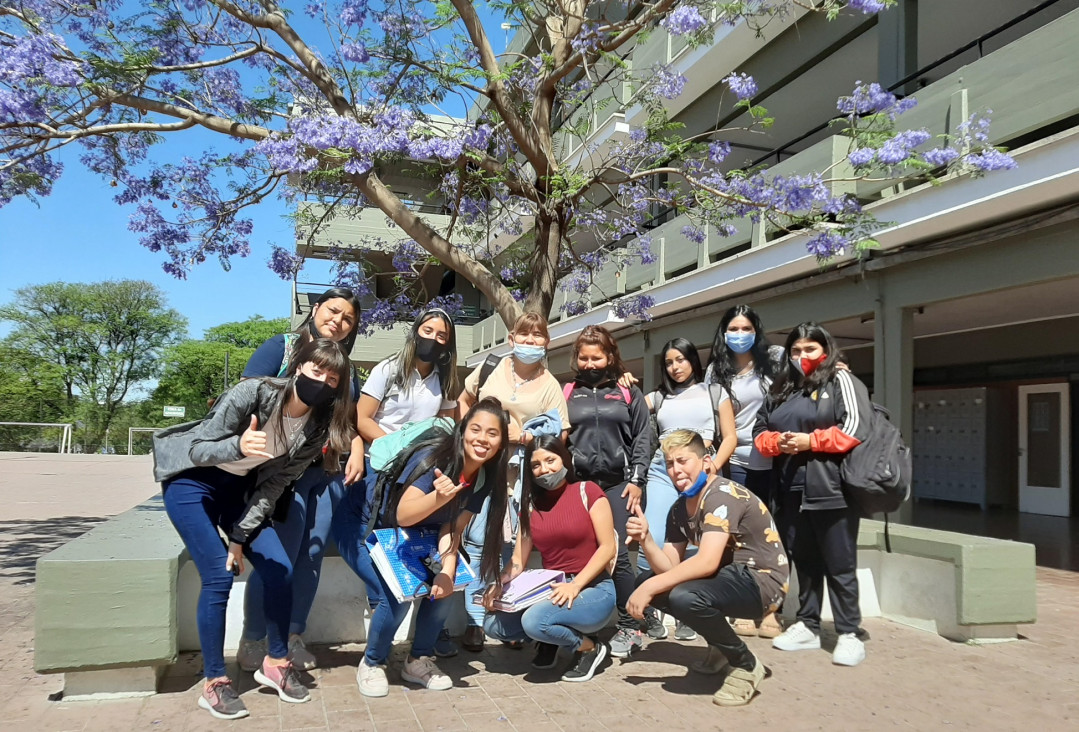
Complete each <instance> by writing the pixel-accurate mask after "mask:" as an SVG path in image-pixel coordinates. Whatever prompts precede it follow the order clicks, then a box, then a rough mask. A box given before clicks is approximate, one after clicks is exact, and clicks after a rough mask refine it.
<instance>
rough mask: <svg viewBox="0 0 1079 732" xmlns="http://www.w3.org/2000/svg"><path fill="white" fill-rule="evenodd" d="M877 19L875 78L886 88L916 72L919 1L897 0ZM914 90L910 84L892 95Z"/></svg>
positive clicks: (916, 88)
mask: <svg viewBox="0 0 1079 732" xmlns="http://www.w3.org/2000/svg"><path fill="white" fill-rule="evenodd" d="M877 18H878V19H877V38H878V42H877V78H878V79H879V80H880V85H881V86H882V87H884V88H885V89H887V88H889V87H891V86H892V84H895V83H896V82H897V81H899V80H900V79H902V78H904V77H906V76H907V75H908V74H913V73H914V72H915V71H917V70H918V0H899V2H898V3H896V4H895V6H893V7H891V8H888V9H887V10H885V11H884V12H883V13H880V15H878V16H877ZM917 90H918V87H917V86H916V85H915V84H914V83H913V82H911V83H908V84H905V85H904V86H903V87H902V88H900V89H896V90H895V93H896V94H904V95H905V94H912V93H914V92H915V91H917Z"/></svg>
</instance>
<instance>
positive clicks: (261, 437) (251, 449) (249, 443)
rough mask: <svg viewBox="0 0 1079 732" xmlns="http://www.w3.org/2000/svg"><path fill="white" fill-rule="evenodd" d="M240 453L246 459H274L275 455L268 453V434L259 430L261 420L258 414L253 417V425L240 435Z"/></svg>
mask: <svg viewBox="0 0 1079 732" xmlns="http://www.w3.org/2000/svg"><path fill="white" fill-rule="evenodd" d="M240 452H242V453H243V454H244V456H245V457H264V458H267V459H270V460H272V459H273V455H271V454H270V453H268V452H266V433H265V432H262V431H261V430H259V418H258V415H256V414H252V415H251V425H250V426H249V427H248V428H247V429H246V430H244V433H243V434H242V435H240Z"/></svg>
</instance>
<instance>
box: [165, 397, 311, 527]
mask: <svg viewBox="0 0 1079 732" xmlns="http://www.w3.org/2000/svg"><path fill="white" fill-rule="evenodd" d="M284 382H285V380H284V379H247V380H246V381H241V382H240V383H239V384H237V385H236V386H234V387H232V388H231V389H229V390H228V391H227V392H226V393H225V394H224V395H223V396H222V397H221V398H220V399H219V400H218V401H217V404H215V405H214V407H213V409H212V410H211V411H210V413H209V414H207V415H206V416H205V417H204V418H203V419H201V420H199V421H196V422H185V423H184V424H178V425H175V426H173V427H169V428H168V429H164V430H162V431H160V432H158V433H157V434H156V435H154V480H156V481H158V482H159V483H164V482H165V481H167V480H171V479H172V478H175V477H176V476H178V475H179V474H180V473H182V472H184V471H185V470H190V469H191V468H199V467H207V466H213V465H220V464H222V463H229V462H232V461H234V460H239V459H240V458H242V457H243V456H244V455H243V453H242V452H241V451H240V436H241V435H242V434H243V433H244V430H246V429H247V428H248V427H249V426H250V425H251V415H252V414H258V420H259V424H260V425H265V424H266V423H267V422H268V421H269V420H270V415H272V414H273V411H274V407H276V406H277V401H278V399H279V395H280V394H281V393H282V392H281V390H280V388H279V386H280V385H281V384H283V383H284ZM326 433H327V428H326V426H325V425H319V424H317V423H316V422H315V421H314V420H308V421H307V424H306V425H305V426H304V431H303V435H304V438H303V440H298V441H296V442H295V443H293V444H292V446H291V447H290V448H289V452H288V453H286V454H284V455H281V456H279V457H276V458H274V459H273V460H267V461H266V462H265V463H262V464H261V465H259V466H258V467H256V468H255V469H254V470H253V471H252V472H253V473H254V474H255V480H254V483H253V486H254V488H253V490H252V492H251V493H250V495H249V496H248V497H247V507H246V508H245V509H244V512H243V513H242V514H240V518H239V519H238V520H237V521H236V524H235V525H234V526H232V527H223V528H226V530H227V532H228V536H229V540H231V541H234V542H237V543H238V544H243V543H245V542H246V541H247V540H248V538H249V537H250V536H251V533H252V532H253V531H254V530H255V529H257V528H258V527H259V526H261V525H262V524H263V523H265V522H266V521H268V520H269V519H270V517H271V515H272V514H273V510H274V504H275V503H277V499H278V498H279V497H280V496H281V494H282V493H283V492H284V490H285V488H286V487H288V485H289V484H291V483H292V482H293V481H295V480H296V479H297V478H299V477H300V475H301V474H302V473H303V471H304V470H306V469H307V467H308V466H309V465H311V462H312V461H313V460H314V459H315V458H317V457H318V456H319V455H320V454H321V452H322V445H323V443H324V442H325V441H326Z"/></svg>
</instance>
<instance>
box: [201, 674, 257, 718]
mask: <svg viewBox="0 0 1079 732" xmlns="http://www.w3.org/2000/svg"><path fill="white" fill-rule="evenodd" d="M199 706H200V707H202V708H203V709H205V710H206V711H208V712H209V713H210V714H212V715H213V716H215V717H217V718H218V719H241V718H243V717H246V716H247V707H245V706H244V703H243V702H242V701H241V700H240V697H239V695H238V694H237V693H236V689H234V688H232V682H231V681H229V680H228V679H218V680H217V681H211V682H210V683H209V685H207V686H203V687H202V694H200V695H199Z"/></svg>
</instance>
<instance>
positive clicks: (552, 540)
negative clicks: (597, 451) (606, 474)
mask: <svg viewBox="0 0 1079 732" xmlns="http://www.w3.org/2000/svg"><path fill="white" fill-rule="evenodd" d="M524 464H525V465H526V466H528V467H529V468H530V469H529V470H525V471H523V472H524V484H523V487H522V491H521V530H520V532H519V534H518V536H517V544H516V546H515V547H514V549H513V558H512V559H511V560H510V566H508V567H506V569H504V570H503V571H502V576H501V578H500V579H499V582H498V583H496V584H495V585H492V587H491V588H490V589H489V590H488V592H487V597H486V598H485V604H486V605H487V608H488V610H491V612H489V613H488V615H487V618H486V620H485V621H484V630H485V631H486V633H487V635H489V636H491V637H492V638H496V639H498V640H503V641H525V640H535V641H536V658H535V659H534V660H533V661H532V665H533V666H534V667H536V668H544V669H546V668H553V667H554V665H555V663H556V662H557V657H558V649H559V648H560V647H565V648H572V649H573V650H574V652H575V655H574V659H573V663H572V664H571V666H570V668H569V669H568V670H567V671H566V672H565V673H564V674H563V675H562V680H563V681H588V680H589V679H591V678H592V675H593V674H594V673H595V672H596V669H597V668H599V665H600V663H602V662H603V659H604V658H606V656H607V647H606V646H605V645H604V644H603V643H602V642H601V641H600V640H599V639H598V638H597V637H596V636H595V635H594V634H595V633H596V632H597V631H598V630H600V629H601V628H602V627H603V626H604V625H606V624H607V620H608V619H609V618H610V616H611V612H613V611H614V605H615V592H614V581H613V580H611V576H610V574H608V572H607V565H608V563H609V562H610V561H611V560H612V559H614V556H615V551H616V547H615V532H614V518H613V517H612V515H611V505H610V503H609V502H608V500H607V497H606V496H605V495H604V493H603V489H602V488H600V487H599V486H598V485H596V484H595V483H589V482H577V480H576V476H575V475H574V473H573V459H572V457H571V456H570V453H569V450H567V449H566V446H565V445H564V444H563V443H562V440H561V439H560V438H558V437H553V436H548V435H544V436H540V437H536V438H535V440H533V442H532V443H531V444H530V445H529V446H528V450H527V452H526V453H525V461H524ZM533 547H534V548H536V549H538V550H539V553H540V558H541V559H542V561H543V568H544V569H554V570H558V571H560V572H565V574H566V581H565V582H564V583H559V584H556V585H555V586H554V591H553V592H552V593H551V596H550V598H549V599H547V600H543V601H541V602H539V603H536V604H535V605H533V606H531V607H529V608H527V609H526V610H524V611H521V612H516V613H507V612H497V611H494V610H493V603H494V601H495V600H497V599H498V598H499V597H500V596H501V595H502V587H503V585H505V584H508V583H509V582H510V581H511V580H513V578H514V577H516V576H518V575H519V574H521V572H523V571H524V568H525V566H527V564H528V557H529V555H530V554H531V553H532V549H533Z"/></svg>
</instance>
